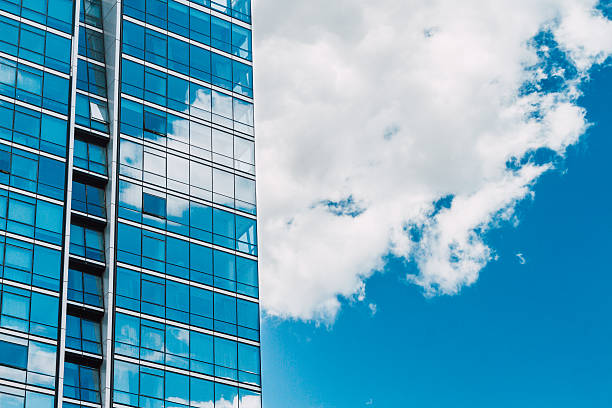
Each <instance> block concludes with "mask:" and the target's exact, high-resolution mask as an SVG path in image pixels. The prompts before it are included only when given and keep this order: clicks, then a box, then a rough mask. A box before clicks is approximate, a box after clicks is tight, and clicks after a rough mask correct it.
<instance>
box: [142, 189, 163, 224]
mask: <svg viewBox="0 0 612 408" xmlns="http://www.w3.org/2000/svg"><path fill="white" fill-rule="evenodd" d="M142 211H143V212H144V213H145V214H150V215H153V216H155V217H159V218H166V199H165V198H164V197H160V196H158V195H154V194H150V193H143V195H142Z"/></svg>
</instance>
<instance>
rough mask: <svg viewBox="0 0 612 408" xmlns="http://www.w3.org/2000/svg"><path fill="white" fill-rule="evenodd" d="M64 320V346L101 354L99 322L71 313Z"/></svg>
mask: <svg viewBox="0 0 612 408" xmlns="http://www.w3.org/2000/svg"><path fill="white" fill-rule="evenodd" d="M66 320H67V321H66V347H68V348H72V349H75V350H81V351H84V352H87V353H94V354H102V345H101V337H100V322H96V321H93V320H89V319H85V318H82V317H78V316H72V315H68V316H67V317H66Z"/></svg>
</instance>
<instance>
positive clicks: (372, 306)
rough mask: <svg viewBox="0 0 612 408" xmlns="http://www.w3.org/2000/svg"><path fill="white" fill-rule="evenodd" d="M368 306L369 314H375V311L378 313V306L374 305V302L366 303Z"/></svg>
mask: <svg viewBox="0 0 612 408" xmlns="http://www.w3.org/2000/svg"><path fill="white" fill-rule="evenodd" d="M368 308H369V309H370V314H371V315H372V316H374V315H376V313H378V306H377V305H376V303H370V304H369V305H368Z"/></svg>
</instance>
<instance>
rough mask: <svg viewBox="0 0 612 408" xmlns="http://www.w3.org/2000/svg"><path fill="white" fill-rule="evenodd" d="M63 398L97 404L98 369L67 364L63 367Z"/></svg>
mask: <svg viewBox="0 0 612 408" xmlns="http://www.w3.org/2000/svg"><path fill="white" fill-rule="evenodd" d="M64 396H66V397H68V398H74V399H77V400H82V401H87V402H93V403H96V404H99V403H100V373H99V371H98V369H96V368H91V367H87V366H83V365H79V364H74V363H68V362H67V363H66V364H65V366H64Z"/></svg>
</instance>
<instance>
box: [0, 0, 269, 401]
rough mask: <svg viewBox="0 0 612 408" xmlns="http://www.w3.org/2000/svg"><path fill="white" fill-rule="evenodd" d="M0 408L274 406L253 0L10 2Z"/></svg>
mask: <svg viewBox="0 0 612 408" xmlns="http://www.w3.org/2000/svg"><path fill="white" fill-rule="evenodd" d="M0 11H1V12H0V20H1V21H0V246H1V249H0V263H1V265H2V267H1V268H0V290H1V292H0V293H1V298H0V299H1V305H0V407H3V408H4V407H9V408H13V407H15V408H17V407H19V408H25V407H27V408H33V407H37V408H38V407H40V408H47V407H49V408H50V407H62V406H63V407H69V408H73V407H79V406H91V407H143V408H144V407H147V408H149V407H150V408H155V407H159V408H162V407H167V408H170V407H177V408H179V407H184V408H187V407H207V408H213V407H223V408H226V407H235V408H242V407H244V408H260V407H261V379H260V378H261V370H260V353H259V345H260V343H259V340H260V339H259V301H258V297H259V291H258V268H257V253H258V250H257V223H256V215H257V211H256V201H255V167H254V166H255V163H254V128H253V68H252V40H251V9H250V0H215V1H210V0H197V1H187V0H123V1H117V0H80V1H76V2H73V1H71V0H0Z"/></svg>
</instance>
